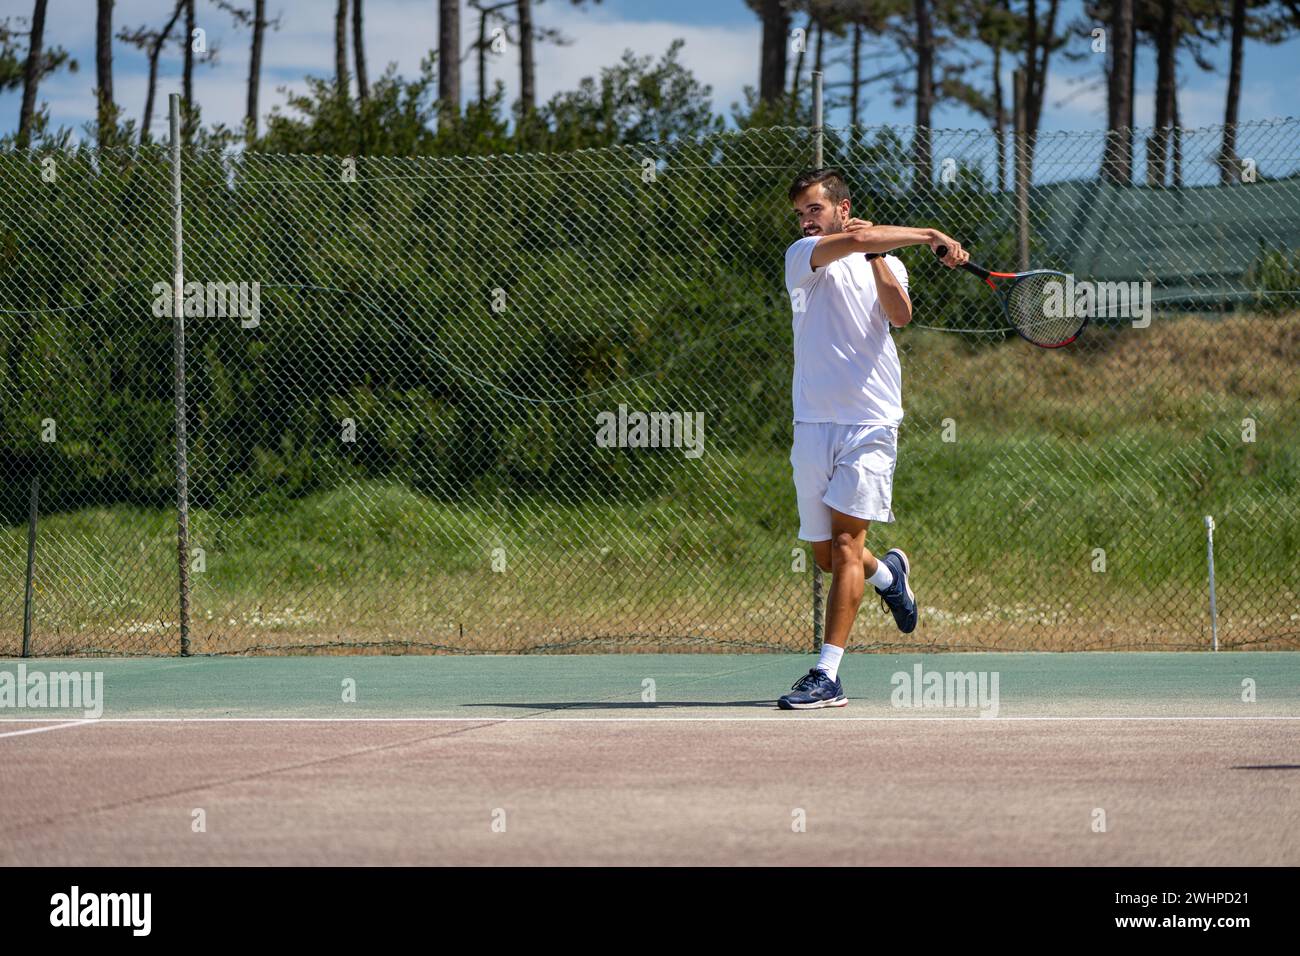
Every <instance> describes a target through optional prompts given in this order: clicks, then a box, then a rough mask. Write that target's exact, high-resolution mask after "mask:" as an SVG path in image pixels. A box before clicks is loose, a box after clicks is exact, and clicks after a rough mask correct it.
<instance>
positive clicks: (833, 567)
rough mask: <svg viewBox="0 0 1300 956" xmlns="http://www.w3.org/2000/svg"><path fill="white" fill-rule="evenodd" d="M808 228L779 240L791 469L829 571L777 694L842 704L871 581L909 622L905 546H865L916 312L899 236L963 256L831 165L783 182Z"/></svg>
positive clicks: (804, 706) (912, 606) (953, 261)
mask: <svg viewBox="0 0 1300 956" xmlns="http://www.w3.org/2000/svg"><path fill="white" fill-rule="evenodd" d="M790 201H791V202H792V203H793V204H794V211H795V215H796V216H797V218H798V222H799V227H800V229H801V231H802V232H803V238H801V239H798V240H796V241H795V242H794V243H793V244H792V245H791V246H790V248H788V249H787V250H786V251H785V286H786V291H787V292H788V293H789V294H790V300H791V304H792V306H793V308H794V388H793V398H794V445H793V447H792V449H791V451H790V465H791V467H792V468H793V471H794V487H795V495H796V497H797V499H798V505H799V537H800V538H801V539H802V540H804V541H811V542H812V547H813V558H814V560H815V561H816V562H817V566H818V567H819V568H821V569H822V570H823V571H829V572H830V573H831V575H832V578H831V588H830V596H829V599H828V600H827V603H826V632H825V640H824V643H823V644H822V651H821V658H820V659H819V660H818V662H817V666H816V667H814V668H813V669H812V670H810V671H809V672H808V673H807V674H805V675H804V676H803V677H801V678H799V680H798V681H796V682H795V685H794V687H793V688H792V689H791V692H790V693H788V694H786V695H785V696H784V697H782V698H781V699H780V701H779V702H778V703H779V706H780V707H781V708H782V709H784V710H813V709H817V708H820V707H842V706H844V705H845V704H847V703H848V698H847V697H845V695H844V686H843V684H842V683H841V682H840V679H839V667H840V659H841V658H842V657H843V655H844V647H845V645H846V644H847V643H848V640H849V632H850V631H851V630H852V628H853V621H854V619H855V618H856V617H857V614H858V606H859V605H860V604H861V603H862V595H863V592H864V591H865V589H866V585H867V584H870V585H871V586H872V587H874V588H875V589H876V593H877V594H879V595H880V598H881V602H882V604H883V605H884V606H886V607H887V608H888V609H889V610H890V611H892V612H893V615H894V622H895V623H896V624H897V625H898V629H899V630H900V631H902V632H903V633H904V634H907V633H910V632H911V631H912V630H914V629H915V628H916V619H917V607H916V597H915V596H914V595H913V593H912V588H911V586H910V584H909V583H908V574H909V572H910V570H911V568H910V566H909V564H908V560H907V555H906V554H904V553H903V552H902V551H900V550H899V549H898V548H894V549H892V550H890V551H889V552H888V553H886V554H885V556H884V557H882V558H880V559H877V558H876V556H875V555H873V554H872V553H871V552H870V551H869V550H867V548H866V539H867V528H868V527H869V526H870V524H871V522H873V521H893V520H894V514H893V512H892V511H891V510H890V499H891V493H892V487H893V480H894V464H895V461H896V459H897V456H898V426H899V423H900V422H902V420H903V396H902V370H901V368H900V367H899V363H898V352H897V351H896V350H895V348H894V341H893V339H892V338H891V337H890V334H889V332H890V329H891V328H900V329H901V328H902V327H903V326H905V325H907V323H908V322H910V321H911V320H912V301H911V299H909V298H908V295H907V269H905V268H904V267H903V263H902V262H901V261H899V259H898V258H897V257H895V256H891V255H885V253H887V252H889V251H890V250H891V249H897V248H899V247H900V246H917V245H928V246H929V247H930V248H931V249H937V248H938V247H939V246H947V247H948V253H947V255H946V256H945V258H944V259H943V263H944V265H946V266H949V267H956V266H959V265H961V264H962V263H963V262H965V261H967V259H968V258H969V256H968V254H967V253H966V252H965V250H963V249H962V247H961V244H960V243H958V242H957V241H956V240H955V239H953V238H952V237H951V236H948V235H946V234H945V233H942V232H940V231H939V230H937V229H914V228H911V227H909V226H877V225H873V224H872V223H870V222H868V221H866V220H863V219H854V218H852V217H851V216H850V214H849V209H850V203H849V190H848V186H847V184H846V183H845V181H844V176H843V174H842V173H840V172H839V171H838V170H834V169H819V170H814V171H812V172H808V173H804V174H803V175H801V176H800V177H799V178H798V179H796V180H795V181H794V185H792V186H791V187H790Z"/></svg>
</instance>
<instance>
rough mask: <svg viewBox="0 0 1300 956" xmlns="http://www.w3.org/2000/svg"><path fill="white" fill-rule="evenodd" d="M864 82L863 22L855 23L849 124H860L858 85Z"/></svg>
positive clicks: (854, 127)
mask: <svg viewBox="0 0 1300 956" xmlns="http://www.w3.org/2000/svg"><path fill="white" fill-rule="evenodd" d="M861 82H862V24H861V23H855V24H853V79H852V81H851V82H850V83H849V126H851V127H853V129H854V131H855V135H856V130H857V126H858V85H859V84H860V83H861Z"/></svg>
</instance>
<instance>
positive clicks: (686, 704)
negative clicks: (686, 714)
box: [461, 697, 776, 710]
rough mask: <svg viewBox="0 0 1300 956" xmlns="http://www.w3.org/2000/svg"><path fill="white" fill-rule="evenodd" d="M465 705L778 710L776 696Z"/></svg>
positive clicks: (524, 707)
mask: <svg viewBox="0 0 1300 956" xmlns="http://www.w3.org/2000/svg"><path fill="white" fill-rule="evenodd" d="M461 706H462V707H510V708H514V709H517V710H672V709H676V708H681V709H687V708H699V707H704V708H711V709H715V710H718V709H725V708H727V707H757V708H761V709H764V710H775V709H776V699H775V698H771V697H769V698H768V699H767V700H660V701H655V702H653V703H646V702H644V701H639V700H632V701H612V700H582V701H571V700H570V701H555V702H552V703H546V702H545V701H539V702H537V703H512V702H510V701H485V702H481V703H477V704H462V705H461Z"/></svg>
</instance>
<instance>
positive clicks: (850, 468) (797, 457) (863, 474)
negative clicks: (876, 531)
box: [790, 422, 898, 541]
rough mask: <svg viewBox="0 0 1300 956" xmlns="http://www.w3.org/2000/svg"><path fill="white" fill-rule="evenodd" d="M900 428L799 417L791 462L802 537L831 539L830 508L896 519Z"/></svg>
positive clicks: (868, 517)
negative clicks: (894, 502) (893, 500)
mask: <svg viewBox="0 0 1300 956" xmlns="http://www.w3.org/2000/svg"><path fill="white" fill-rule="evenodd" d="M897 461H898V429H897V428H895V427H893V426H890V425H837V424H835V423H834V422H795V423H794V446H793V447H792V448H791V449H790V465H791V467H792V468H793V469H794V490H795V496H796V497H797V499H798V502H799V538H800V539H801V540H803V541H829V540H830V537H831V509H832V508H833V509H835V510H836V511H839V512H841V513H842V514H846V515H853V516H854V517H855V518H862V519H863V520H865V521H893V520H894V513H893V511H891V510H890V499H891V498H892V496H893V486H894V465H895V464H896V463H897Z"/></svg>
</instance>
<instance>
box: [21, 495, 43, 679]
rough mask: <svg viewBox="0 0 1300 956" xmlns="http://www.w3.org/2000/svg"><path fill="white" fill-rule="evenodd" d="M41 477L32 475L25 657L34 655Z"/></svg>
mask: <svg viewBox="0 0 1300 956" xmlns="http://www.w3.org/2000/svg"><path fill="white" fill-rule="evenodd" d="M40 495H41V479H40V476H39V475H33V476H32V498H31V502H30V507H29V509H28V513H27V587H26V589H25V591H24V594H23V657H31V656H32V572H33V570H34V569H35V565H36V514H37V511H38V510H39V508H40Z"/></svg>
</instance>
